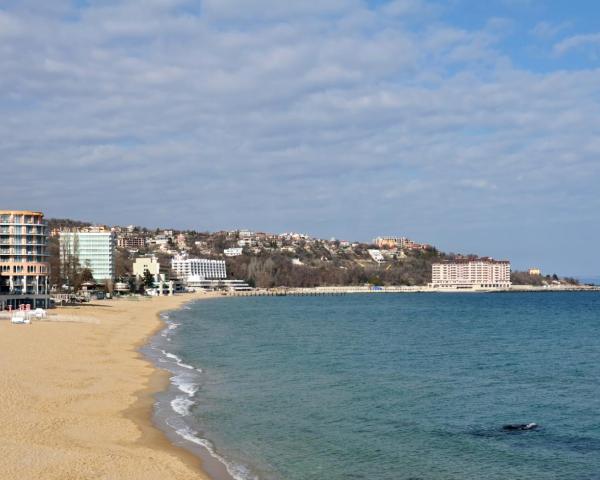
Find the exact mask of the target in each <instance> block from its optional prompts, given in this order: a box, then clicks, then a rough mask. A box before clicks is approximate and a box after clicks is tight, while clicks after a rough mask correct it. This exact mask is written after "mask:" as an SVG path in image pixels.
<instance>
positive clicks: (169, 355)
mask: <svg viewBox="0 0 600 480" xmlns="http://www.w3.org/2000/svg"><path fill="white" fill-rule="evenodd" d="M161 352H162V354H163V355H164V356H165V357H167V358H170V359H171V360H174V361H175V363H176V364H177V365H179V366H180V367H181V368H187V369H188V370H196V371H197V372H202V370H201V369H199V368H195V367H194V366H192V365H189V364H187V363H185V362H184V361H183V360H182V359H181V357H179V356H178V355H175V354H174V353H170V352H167V351H166V350H162V349H161Z"/></svg>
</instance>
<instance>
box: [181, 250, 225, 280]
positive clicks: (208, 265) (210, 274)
mask: <svg viewBox="0 0 600 480" xmlns="http://www.w3.org/2000/svg"><path fill="white" fill-rule="evenodd" d="M171 271H172V272H173V274H174V276H175V277H176V278H181V279H183V280H185V279H187V278H188V277H192V276H194V277H200V278H203V279H207V280H221V279H225V278H227V270H226V268H225V261H224V260H207V259H204V258H185V257H183V256H177V257H175V258H173V260H171Z"/></svg>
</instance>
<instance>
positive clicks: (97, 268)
mask: <svg viewBox="0 0 600 480" xmlns="http://www.w3.org/2000/svg"><path fill="white" fill-rule="evenodd" d="M59 240H60V254H61V259H66V258H68V257H70V256H75V257H77V258H78V259H79V264H80V266H81V267H84V268H89V269H90V270H91V271H92V275H93V277H94V280H95V281H96V282H105V281H111V280H114V279H115V247H116V245H117V239H116V236H115V234H114V233H113V232H111V231H110V230H108V229H105V228H103V227H88V228H86V229H83V230H75V231H71V232H69V231H62V232H60V237H59Z"/></svg>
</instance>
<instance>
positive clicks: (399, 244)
mask: <svg viewBox="0 0 600 480" xmlns="http://www.w3.org/2000/svg"><path fill="white" fill-rule="evenodd" d="M373 243H374V244H375V245H376V246H377V248H381V249H387V250H391V249H394V248H401V249H403V250H430V249H432V248H433V247H432V246H431V245H428V244H426V243H418V242H414V241H412V240H411V239H409V238H406V237H377V238H374V239H373Z"/></svg>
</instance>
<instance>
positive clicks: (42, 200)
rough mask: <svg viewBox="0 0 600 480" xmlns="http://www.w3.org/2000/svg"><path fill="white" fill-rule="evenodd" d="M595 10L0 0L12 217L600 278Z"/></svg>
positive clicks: (0, 85) (557, 5) (538, 2)
mask: <svg viewBox="0 0 600 480" xmlns="http://www.w3.org/2000/svg"><path fill="white" fill-rule="evenodd" d="M599 15H600V12H599V8H598V4H597V2H596V1H595V0H589V1H583V0H579V1H577V0H572V1H567V0H564V1H562V0H552V1H550V0H546V1H542V0H488V1H486V2H482V1H480V0H447V1H443V2H442V1H424V0H389V1H387V0H378V1H374V0H373V1H367V0H319V1H308V0H285V1H283V0H121V1H100V0H98V1H95V0H87V1H86V0H79V1H73V0H70V1H67V0H52V1H48V0H1V1H0V115H1V117H0V118H1V119H2V120H1V121H0V172H1V175H2V187H1V188H0V205H2V206H3V207H5V208H32V209H39V210H43V211H44V212H46V214H47V215H48V216H53V217H71V218H79V219H85V220H90V221H96V222H102V223H109V224H116V223H118V224H139V225H145V226H149V227H154V226H158V225H161V226H171V227H179V228H195V229H198V230H218V229H231V228H240V227H247V228H251V229H257V230H266V231H273V232H282V231H290V230H294V231H302V232H306V233H309V234H312V235H315V236H320V237H325V238H329V237H331V236H335V237H337V238H342V239H359V240H368V239H371V238H373V237H375V236H377V235H380V234H382V235H391V234H396V235H406V236H409V237H411V238H414V239H415V240H418V241H423V242H430V243H433V244H435V245H437V246H439V247H440V248H441V249H442V250H446V251H455V252H464V253H469V252H473V253H479V254H482V255H493V256H496V257H498V258H508V259H511V260H512V261H513V264H514V265H515V266H516V267H517V268H526V267H528V266H533V265H536V266H541V267H542V268H543V269H544V270H546V271H549V272H553V271H557V272H559V273H563V274H577V275H593V274H600V255H599V254H598V245H599V243H598V240H599V239H600V222H599V220H600V24H598V22H597V19H598V16H599Z"/></svg>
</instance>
